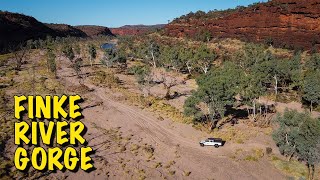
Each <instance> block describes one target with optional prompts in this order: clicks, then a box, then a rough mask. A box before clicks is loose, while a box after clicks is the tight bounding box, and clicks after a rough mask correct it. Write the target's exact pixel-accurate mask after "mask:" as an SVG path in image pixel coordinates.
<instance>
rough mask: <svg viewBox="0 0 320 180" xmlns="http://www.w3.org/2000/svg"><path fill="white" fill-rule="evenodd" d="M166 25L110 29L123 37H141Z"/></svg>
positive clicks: (129, 26) (126, 26)
mask: <svg viewBox="0 0 320 180" xmlns="http://www.w3.org/2000/svg"><path fill="white" fill-rule="evenodd" d="M164 26H165V25H164V24H157V25H151V26H146V25H125V26H122V27H119V28H110V29H111V32H112V33H113V34H115V35H119V36H123V35H140V34H144V33H148V32H150V31H154V30H157V29H162V28H163V27H164Z"/></svg>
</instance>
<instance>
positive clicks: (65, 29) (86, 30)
mask: <svg viewBox="0 0 320 180" xmlns="http://www.w3.org/2000/svg"><path fill="white" fill-rule="evenodd" d="M97 35H106V36H113V34H112V33H111V31H110V29H109V28H107V27H102V26H76V27H75V26H70V25H67V24H44V23H41V22H39V21H37V20H36V19H35V18H33V17H31V16H26V15H23V14H18V13H11V12H3V11H0V53H3V52H8V51H9V50H10V49H12V48H14V47H15V46H17V45H18V44H20V43H24V42H26V41H27V40H30V39H33V40H35V39H44V38H46V37H47V36H52V37H68V36H71V37H92V36H97Z"/></svg>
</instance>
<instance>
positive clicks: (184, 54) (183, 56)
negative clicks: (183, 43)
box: [179, 48, 195, 75]
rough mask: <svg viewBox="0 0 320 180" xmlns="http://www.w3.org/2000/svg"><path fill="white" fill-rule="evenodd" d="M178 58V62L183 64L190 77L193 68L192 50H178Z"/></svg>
mask: <svg viewBox="0 0 320 180" xmlns="http://www.w3.org/2000/svg"><path fill="white" fill-rule="evenodd" d="M179 58H180V61H181V62H182V63H184V64H185V67H186V68H187V70H188V72H189V74H190V75H191V73H192V70H193V69H194V66H195V61H194V58H193V52H192V50H191V49H189V48H180V51H179Z"/></svg>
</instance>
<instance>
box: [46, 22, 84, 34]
mask: <svg viewBox="0 0 320 180" xmlns="http://www.w3.org/2000/svg"><path fill="white" fill-rule="evenodd" d="M45 25H46V26H48V27H49V28H50V29H52V30H54V31H55V32H56V33H57V34H59V36H63V37H66V36H72V37H87V36H88V35H87V34H86V33H85V32H83V31H81V30H80V29H77V28H75V27H73V26H70V25H68V24H45Z"/></svg>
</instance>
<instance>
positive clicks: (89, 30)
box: [75, 25, 113, 37]
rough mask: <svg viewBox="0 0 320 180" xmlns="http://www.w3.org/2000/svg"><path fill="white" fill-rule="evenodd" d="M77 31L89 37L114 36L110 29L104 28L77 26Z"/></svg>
mask: <svg viewBox="0 0 320 180" xmlns="http://www.w3.org/2000/svg"><path fill="white" fill-rule="evenodd" d="M75 28H76V29H79V30H80V31H82V32H84V33H85V34H86V35H87V36H89V37H93V36H100V35H103V36H113V34H112V32H111V31H110V29H109V28H107V27H103V26H89V25H87V26H75Z"/></svg>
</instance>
